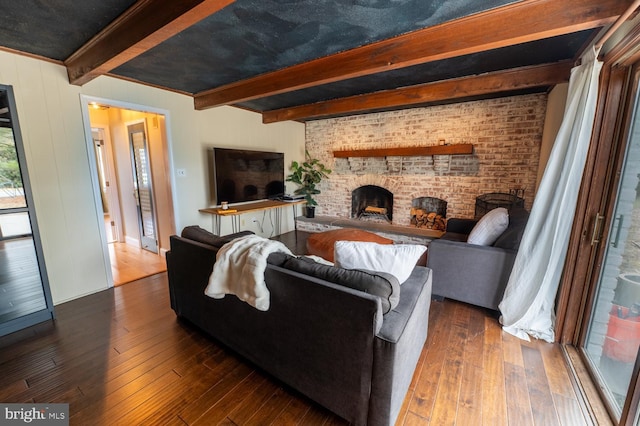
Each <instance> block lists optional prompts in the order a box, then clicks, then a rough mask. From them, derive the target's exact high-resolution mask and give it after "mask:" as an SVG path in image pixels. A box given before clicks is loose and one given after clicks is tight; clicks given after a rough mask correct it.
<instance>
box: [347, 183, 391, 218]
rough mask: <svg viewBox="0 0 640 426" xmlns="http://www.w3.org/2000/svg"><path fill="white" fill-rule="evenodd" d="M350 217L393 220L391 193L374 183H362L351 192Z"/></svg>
mask: <svg viewBox="0 0 640 426" xmlns="http://www.w3.org/2000/svg"><path fill="white" fill-rule="evenodd" d="M351 217H352V218H355V219H362V218H373V219H383V220H385V221H387V222H389V223H391V221H392V220H393V194H392V193H391V191H388V190H386V189H385V188H382V187H380V186H376V185H364V186H361V187H359V188H356V189H354V190H353V191H352V192H351Z"/></svg>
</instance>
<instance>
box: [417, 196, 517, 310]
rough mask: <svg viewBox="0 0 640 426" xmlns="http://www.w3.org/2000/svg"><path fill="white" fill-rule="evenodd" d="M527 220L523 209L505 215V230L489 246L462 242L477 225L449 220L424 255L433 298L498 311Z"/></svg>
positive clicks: (468, 221) (468, 220) (466, 221)
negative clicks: (431, 277)
mask: <svg viewBox="0 0 640 426" xmlns="http://www.w3.org/2000/svg"><path fill="white" fill-rule="evenodd" d="M528 219H529V213H528V212H527V211H526V210H524V209H521V208H516V209H513V210H511V211H509V226H508V227H507V229H506V230H505V231H504V232H503V233H502V235H500V237H498V239H497V240H496V241H495V243H493V244H492V245H490V246H481V245H475V244H469V243H467V242H466V241H467V237H468V235H469V233H470V232H471V230H472V229H473V227H474V226H475V224H476V222H477V221H475V220H472V219H455V218H452V219H449V220H448V221H447V232H446V233H445V234H444V235H443V236H442V238H440V239H438V240H433V241H431V243H429V250H428V252H427V266H428V267H429V268H431V270H432V271H433V295H434V296H439V297H445V298H448V299H453V300H458V301H461V302H466V303H470V304H472V305H476V306H482V307H484V308H489V309H492V310H498V305H499V304H500V301H501V300H502V296H503V294H504V290H505V288H506V286H507V282H508V281H509V275H510V274H511V269H512V268H513V262H514V261H515V258H516V254H517V252H518V248H519V246H520V240H521V239H522V234H523V233H524V228H525V227H526V224H527V220H528Z"/></svg>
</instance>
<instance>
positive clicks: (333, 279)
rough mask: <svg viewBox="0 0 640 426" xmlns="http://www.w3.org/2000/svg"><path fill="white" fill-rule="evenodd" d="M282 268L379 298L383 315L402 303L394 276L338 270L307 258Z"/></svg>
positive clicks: (291, 262) (301, 258)
mask: <svg viewBox="0 0 640 426" xmlns="http://www.w3.org/2000/svg"><path fill="white" fill-rule="evenodd" d="M282 267H283V268H285V269H289V270H291V271H295V272H300V273H301V274H305V275H309V276H311V277H315V278H319V279H321V280H324V281H329V282H330V283H334V284H339V285H342V286H345V287H349V288H352V289H354V290H360V291H362V292H365V293H369V294H372V295H374V296H378V297H379V298H380V302H381V303H382V313H383V314H386V313H387V312H389V311H391V310H392V309H393V308H395V307H396V306H398V303H399V302H400V283H399V282H398V280H396V278H395V277H394V276H393V275H391V274H387V273H385V272H373V271H364V270H348V269H343V268H336V267H334V266H329V265H325V264H322V263H318V262H315V261H314V260H312V259H309V258H308V257H306V256H303V257H297V258H296V257H292V258H290V259H289V260H287V261H286V262H285V263H284V265H282Z"/></svg>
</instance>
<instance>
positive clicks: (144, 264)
mask: <svg viewBox="0 0 640 426" xmlns="http://www.w3.org/2000/svg"><path fill="white" fill-rule="evenodd" d="M109 258H110V259H111V271H112V273H113V285H114V286H119V285H122V284H126V283H130V282H131V281H135V280H139V279H140V278H144V277H148V276H151V275H155V274H158V273H160V272H165V271H166V270H167V262H166V261H165V258H164V256H162V255H158V254H155V253H152V252H150V251H147V250H143V249H141V248H139V247H134V246H132V245H130V244H126V243H111V244H109Z"/></svg>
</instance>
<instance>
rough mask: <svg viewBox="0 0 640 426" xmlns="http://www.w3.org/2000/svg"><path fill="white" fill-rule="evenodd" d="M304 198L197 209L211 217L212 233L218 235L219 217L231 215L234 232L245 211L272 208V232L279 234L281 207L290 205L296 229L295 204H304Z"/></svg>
mask: <svg viewBox="0 0 640 426" xmlns="http://www.w3.org/2000/svg"><path fill="white" fill-rule="evenodd" d="M305 203H306V201H305V200H294V201H280V200H263V201H255V202H252V203H246V204H237V205H233V206H229V209H228V210H223V209H222V208H220V207H212V208H206V209H200V210H198V211H199V212H200V213H207V214H210V215H211V218H212V221H213V223H212V227H213V233H214V234H216V235H220V221H221V219H220V218H221V217H223V216H229V217H231V229H232V231H233V232H234V233H235V232H240V216H241V215H243V214H245V213H253V212H258V211H263V210H273V211H274V212H275V215H276V217H275V220H274V222H273V227H274V230H273V231H274V232H273V233H274V234H275V235H280V234H281V229H282V226H281V225H282V208H283V207H286V206H291V208H292V209H293V227H294V229H295V230H297V229H298V223H297V221H296V206H297V205H298V204H305ZM229 210H230V211H229Z"/></svg>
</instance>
